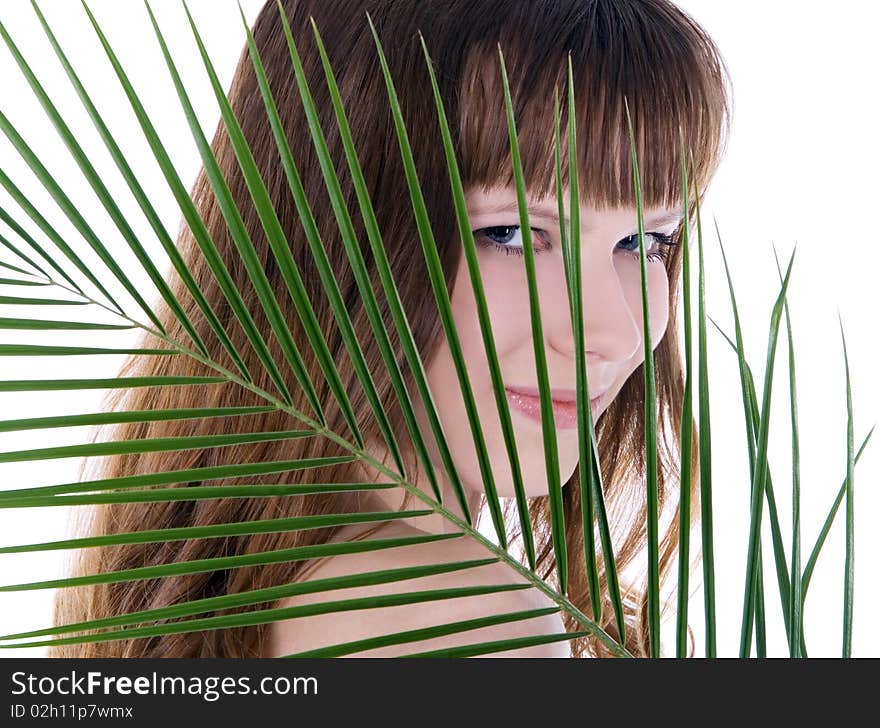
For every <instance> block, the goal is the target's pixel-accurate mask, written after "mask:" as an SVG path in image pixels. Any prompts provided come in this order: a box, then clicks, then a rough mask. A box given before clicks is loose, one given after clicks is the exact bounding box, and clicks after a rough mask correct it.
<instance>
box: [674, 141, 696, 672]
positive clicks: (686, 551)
mask: <svg viewBox="0 0 880 728" xmlns="http://www.w3.org/2000/svg"><path fill="white" fill-rule="evenodd" d="M678 139H679V155H680V158H681V188H682V190H684V195H683V200H684V201H683V204H684V217H683V221H684V227H683V228H682V253H681V254H682V284H683V287H684V357H685V374H684V399H683V401H682V407H681V428H680V431H681V467H680V472H681V486H680V488H679V493H680V496H679V506H678V533H679V548H678V597H677V605H678V606H677V609H676V615H677V623H676V643H675V645H676V646H675V654H676V657H686V656H687V639H688V593H689V590H688V582H689V578H690V571H691V570H690V535H691V459H692V450H691V447H692V439H693V438H692V433H693V429H694V412H693V377H692V372H693V344H692V333H691V267H690V247H689V236H690V210H689V207H688V200H689V195H690V182H689V181H688V174H687V162H686V160H687V156H686V154H685V148H684V133H683V130H682V129H681V127H679V129H678Z"/></svg>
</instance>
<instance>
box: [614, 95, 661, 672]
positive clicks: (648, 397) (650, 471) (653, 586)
mask: <svg viewBox="0 0 880 728" xmlns="http://www.w3.org/2000/svg"><path fill="white" fill-rule="evenodd" d="M623 103H624V106H625V108H626V123H627V128H628V130H629V138H630V150H631V153H632V163H633V185H634V188H635V197H636V211H637V214H638V224H639V265H640V273H641V280H642V322H643V332H644V346H645V361H644V364H643V367H644V370H645V457H646V468H645V472H646V478H645V480H646V488H647V521H648V523H647V532H648V635H649V642H650V648H651V657H660V566H659V561H660V552H659V543H658V542H659V518H660V516H659V511H658V481H657V385H656V382H655V375H654V346H653V343H652V342H651V330H650V326H651V322H650V313H649V309H648V282H647V281H648V270H647V260H646V258H645V221H644V218H643V216H642V185H641V179H640V176H639V163H638V159H637V155H636V143H635V136H634V134H633V128H632V119H631V118H630V114H629V103H628V102H627V100H626V97H624V101H623Z"/></svg>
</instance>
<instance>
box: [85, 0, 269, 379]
mask: <svg viewBox="0 0 880 728" xmlns="http://www.w3.org/2000/svg"><path fill="white" fill-rule="evenodd" d="M83 7H84V8H85V11H86V13H87V14H88V16H89V20H90V21H91V23H92V27H93V28H94V29H95V33H96V35H97V36H98V39H99V40H100V42H101V45H102V47H103V48H104V52H105V53H106V54H107V58H108V59H109V60H110V64H111V65H112V66H113V70H114V71H115V72H116V76H117V78H118V79H119V83H120V85H121V86H122V89H123V91H124V92H125V95H126V97H127V98H128V100H129V103H130V104H131V107H132V110H133V111H134V114H135V116H136V117H137V120H138V123H139V124H140V126H141V129H142V131H143V133H144V139H145V140H146V141H147V143H148V144H149V145H150V149H151V150H152V152H153V156H154V157H155V158H156V161H157V163H158V164H159V167H160V169H161V170H162V174H163V176H164V177H165V181H166V182H167V184H168V186H169V188H170V189H171V192H172V194H173V195H174V198H175V200H176V201H177V204H178V206H179V207H180V210H181V212H182V213H183V217H184V219H185V220H186V223H187V225H188V227H189V229H190V231H191V232H192V235H193V239H194V240H195V242H196V244H197V245H198V246H199V249H200V250H201V251H202V253H203V254H204V256H205V262H206V263H207V265H208V267H209V268H210V269H211V273H212V274H213V275H214V278H215V279H216V280H217V283H218V285H219V286H220V289H221V290H222V292H223V294H224V296H225V298H226V300H227V301H228V302H229V305H230V307H231V308H232V310H233V312H234V313H235V315H236V318H237V319H238V321H239V323H240V324H241V326H242V328H243V330H244V332H245V334H246V335H247V337H248V340H249V341H250V342H251V345H252V346H253V347H254V350H255V351H257V352H258V353H260V352H262V356H263V359H261V361H263V360H264V359H265V356H266V344H265V341H264V340H263V338H262V335H261V334H260V332H259V331H258V330H257V327H256V324H255V323H254V321H253V318H252V317H251V315H250V312H249V310H248V308H247V305H246V304H245V303H244V301H243V300H242V298H241V294H240V293H239V291H238V289H237V288H236V286H235V284H234V283H233V281H232V277H231V276H230V274H229V270H228V268H227V267H226V264H225V262H224V261H223V259H222V257H221V256H220V253H219V252H218V250H217V247H216V245H215V244H214V241H213V240H212V239H211V235H210V233H209V232H208V229H207V227H206V226H205V222H204V220H202V218H201V216H200V215H199V212H198V210H197V208H196V206H195V203H194V202H193V201H192V199H191V198H190V196H189V193H188V192H187V190H186V188H185V187H184V186H183V183H182V182H181V181H180V177H179V176H178V174H177V172H176V170H175V169H174V165H173V164H172V162H171V158H170V157H169V155H168V152H167V151H166V150H165V147H164V146H163V145H162V142H161V140H160V139H159V136H158V134H157V133H156V129H155V127H154V126H153V124H152V122H151V121H150V118H149V116H148V115H147V113H146V110H145V109H144V106H143V104H142V103H141V101H140V99H139V98H138V96H137V94H136V93H135V91H134V88H133V87H132V85H131V82H130V81H129V79H128V76H127V75H126V73H125V71H124V69H123V68H122V65H121V64H120V63H119V59H118V58H117V57H116V54H115V52H114V51H113V49H112V48H111V47H110V44H109V42H108V41H107V38H106V36H105V35H104V32H103V31H102V30H101V27H100V26H99V25H98V23H97V21H96V20H95V17H94V16H93V15H92V13H91V11H90V10H89V8H88V6H87V5H86V4H85V3H83ZM208 310H210V308H209V309H208ZM206 315H209V314H207V313H206ZM211 315H213V314H211ZM214 330H215V331H216V332H217V334H218V337H219V338H220V339H221V341H223V343H224V347H225V348H226V349H227V351H228V352H229V355H230V357H232V359H233V361H234V362H235V364H236V366H237V367H238V369H239V370H240V371H241V372H242V375H243V377H244V378H245V380H246V381H248V382H251V381H252V377H251V375H250V373H249V372H248V370H247V367H246V366H245V364H244V361H243V360H242V358H241V356H240V355H239V354H238V352H237V350H236V349H235V347H234V345H233V344H232V342H231V339H230V338H229V336H228V335H227V334H226V333H225V332H224V331H223V328H222V326H221V327H219V329H218V328H215V329H214ZM264 365H266V366H267V369H271V368H272V367H274V363H273V364H267V363H266V362H265V361H264ZM275 371H277V367H275Z"/></svg>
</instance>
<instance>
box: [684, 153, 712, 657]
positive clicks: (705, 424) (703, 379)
mask: <svg viewBox="0 0 880 728" xmlns="http://www.w3.org/2000/svg"><path fill="white" fill-rule="evenodd" d="M689 158H690V167H691V170H692V172H693V169H694V158H693V154H690V155H689ZM692 178H694V179H695V178H696V177H695V175H693V174H692ZM695 191H696V194H695V196H694V211H695V213H696V217H697V253H698V255H697V258H698V266H697V267H698V283H697V348H698V350H699V355H700V358H699V365H698V368H697V393H698V400H699V411H698V417H699V423H700V424H699V450H700V548H701V551H702V561H703V612H704V620H705V630H706V657H708V658H712V657H715V656H716V654H717V635H716V632H717V629H716V622H715V543H714V542H715V539H714V527H713V511H712V427H711V418H710V409H711V407H710V402H709V363H708V354H707V341H706V282H705V271H704V261H703V221H702V216H701V215H700V190H699V188H696V190H695Z"/></svg>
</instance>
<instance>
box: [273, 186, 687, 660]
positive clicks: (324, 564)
mask: <svg viewBox="0 0 880 728" xmlns="http://www.w3.org/2000/svg"><path fill="white" fill-rule="evenodd" d="M566 200H567V192H566ZM467 202H468V214H469V216H470V219H471V227H472V229H474V230H475V231H477V232H476V233H475V238H476V242H477V250H478V260H479V266H480V273H481V277H482V280H483V287H484V293H485V296H486V303H487V306H488V310H489V316H490V320H491V322H492V332H493V335H494V337H495V346H496V351H497V354H498V359H499V364H500V367H501V372H502V376H503V379H504V382H505V385H519V386H523V385H525V386H537V376H536V373H535V372H536V364H535V356H534V346H533V343H532V330H531V325H530V320H531V319H530V314H529V299H528V286H527V281H526V273H525V258H524V257H520V256H518V255H513V254H507V253H505V251H504V250H499V249H497V248H495V247H492V244H493V242H494V243H497V244H499V245H502V246H504V245H507V246H509V247H513V248H517V247H521V246H522V245H523V242H522V238H521V236H520V235H518V234H515V233H514V234H511V231H510V230H506V231H505V230H498V229H497V228H499V227H505V226H518V225H519V215H518V212H517V211H516V207H515V205H516V193H515V191H514V190H513V188H500V187H496V188H492V189H490V190H481V189H472V190H470V191H469V193H468V195H467ZM510 204H512V205H513V206H514V207H513V208H512V210H511V211H508V212H499V211H497V210H494V209H493V208H497V207H499V206H504V205H510ZM529 204H530V206H532V207H534V208H540V210H542V211H543V212H542V213H541V214H538V212H537V211H536V212H530V225H531V227H532V228H533V230H534V231H535V232H534V234H533V244H534V246H535V251H536V256H535V269H536V276H537V284H538V291H539V302H540V310H541V320H542V323H543V336H544V350H545V356H546V361H547V369H548V376H549V379H550V387H551V388H571V389H574V388H575V386H576V385H575V348H574V336H573V333H572V326H571V316H570V313H569V306H568V299H567V293H566V281H565V273H564V268H563V257H562V248H561V243H560V239H559V225H558V221H557V220H556V211H557V207H556V200H555V197H553V198H546V199H544V200H539V199H535V198H532V199H530V200H529ZM674 213H676V210H674V209H666V208H646V209H644V210H643V219H644V224H645V233H646V235H645V246H646V255H652V254H654V253H659V251H660V249H661V247H662V246H661V244H660V243H659V241H657V240H656V239H655V238H653V237H652V236H649V235H648V233H651V232H657V233H664V234H671V233H672V232H673V231H674V230H675V229H676V227H677V224H678V222H677V221H675V220H673V221H671V222H667V223H666V224H664V225H659V226H657V225H652V224H651V223H652V221H653V220H655V219H657V218H659V217H661V216H665V215H671V214H674ZM678 213H679V215H680V211H678ZM566 218H568V209H567V207H566ZM580 221H581V266H582V273H581V276H582V288H583V314H584V336H585V340H586V345H587V354H586V357H587V358H586V362H587V380H588V385H589V389H590V395H591V397H592V396H594V393H596V392H599V391H601V390H606V391H605V394H604V396H603V397H602V399H601V401H600V402H599V407H598V412H597V415H598V414H601V413H602V412H603V411H604V410H605V409H606V408H607V407H608V405H609V404H610V402H611V401H612V400H613V399H614V397H615V396H617V393H618V392H619V391H620V389H621V388H622V387H623V385H624V383H625V382H626V380H627V378H628V377H629V376H630V375H631V374H632V372H633V371H634V370H635V369H636V368H637V367H638V366H639V365H640V364H641V363H642V361H643V360H644V344H643V335H642V331H643V323H642V298H641V277H640V262H639V248H638V221H637V212H636V209H635V208H614V209H607V210H601V211H600V210H597V209H595V208H591V207H589V206H586V205H581V210H580ZM486 228H496V230H494V231H492V232H491V233H488V234H487V231H486V230H485V229H486ZM633 235H635V237H634V238H631V237H630V236H633ZM481 243H483V244H482V245H481ZM548 245H549V248H548ZM539 251H540V252H539ZM647 271H648V305H649V320H650V326H651V341H652V343H653V345H654V346H655V347H656V346H657V344H659V343H660V340H661V339H662V337H663V334H664V332H665V331H666V326H667V323H668V318H669V310H668V299H669V289H668V279H667V273H666V268H665V266H664V263H663V261H662V260H660V259H659V258H658V259H657V260H653V261H652V260H648V261H647ZM456 275H457V280H456V284H455V288H454V292H453V296H452V311H453V316H454V320H455V325H456V328H457V330H458V334H459V338H460V343H461V347H462V352H463V354H464V358H465V361H466V364H467V370H468V375H469V377H470V383H471V387H472V389H473V394H474V398H475V400H476V404H477V409H478V412H479V416H480V421H481V423H482V426H483V435H484V438H485V442H486V446H487V448H488V451H489V455H490V458H491V466H492V472H493V475H494V477H495V483H496V487H497V488H498V492H499V495H500V496H501V497H503V498H511V497H514V490H513V482H512V478H511V473H510V463H509V459H508V456H507V451H506V448H505V445H504V439H503V435H502V433H501V429H500V424H499V419H498V411H497V405H496V402H495V396H494V393H493V389H492V382H491V378H490V375H489V369H488V363H487V359H486V354H485V348H484V345H483V339H482V334H481V332H480V327H479V320H478V317H477V311H476V306H475V301H474V295H473V288H472V286H471V282H470V276H469V272H468V267H467V262H466V260H465V258H464V256H462V257H461V261H460V265H459V269H458V271H457V274H456ZM426 374H427V377H428V384H429V387H430V389H431V391H432V392H433V393H434V396H435V406H436V407H437V411H438V415H439V417H440V421H441V424H442V426H443V430H444V433H445V435H446V438H447V441H448V444H449V448H450V452H451V453H452V455H453V458H454V462H455V466H456V468H457V470H458V473H459V476H460V478H461V481H462V484H463V486H464V489H465V492H466V495H467V498H468V502H469V504H470V507H471V512H472V513H476V506H477V505H478V503H479V496H480V494H481V493H482V489H483V485H482V478H481V474H480V469H479V464H478V461H477V458H476V451H475V448H474V442H473V437H472V434H471V430H470V427H469V426H468V425H467V422H468V419H467V415H466V411H465V408H464V401H463V398H462V395H461V389H460V386H459V382H458V376H457V374H456V371H455V367H454V365H453V362H452V358H451V355H450V351H449V346H448V342H447V341H446V338H445V337H444V338H443V341H442V344H441V346H440V347H439V349H438V351H437V354H436V356H435V357H434V358H433V359H432V361H431V362H430V363H429V365H428V366H427V367H426ZM415 402H416V405H417V409H416V416H417V418H418V421H419V425H420V427H421V429H422V431H423V432H424V433H426V442H427V444H428V448H429V452H430V453H431V457H432V460H433V462H434V463H435V472H436V474H437V477H438V480H439V483H440V485H441V489H442V490H441V492H442V494H443V503H444V505H445V506H446V507H447V508H449V509H450V510H451V511H453V512H454V513H455V514H456V515H458V516H459V517H462V512H461V509H460V507H459V504H458V501H457V499H456V498H455V495H454V492H453V490H452V488H451V485H450V483H449V482H448V479H446V478H445V477H444V475H443V469H442V467H440V465H439V463H441V460H440V458H439V455H438V453H437V451H436V447H435V445H434V442H433V437H432V436H431V434H430V432H431V431H430V428H429V426H428V423H427V420H426V419H425V413H424V408H423V406H422V405H421V400H420V398H418V397H416V398H415ZM597 415H594V418H595V417H596V416H597ZM511 419H512V421H513V428H514V433H515V437H516V446H517V450H518V452H519V455H520V466H521V469H522V475H523V480H524V483H525V487H526V494H527V496H529V497H534V496H541V495H545V494H546V493H547V474H546V466H545V462H544V454H543V436H542V427H541V423H540V422H536V421H533V420H531V419H528V418H526V417H525V416H524V415H522V414H521V413H520V412H519V411H518V410H517V409H516V408H515V407H511ZM557 446H558V453H559V467H560V472H559V476H560V478H561V479H562V481H563V482H564V481H565V480H567V479H568V478H569V477H570V476H571V475H572V473H573V472H574V469H575V467H576V466H577V462H578V442H577V428H573V429H560V428H557ZM371 454H372V455H374V456H375V457H376V458H377V459H378V460H380V461H381V460H383V459H385V462H386V463H387V451H386V450H384V449H380V448H372V449H371ZM365 477H366V478H373V479H377V480H381V481H386V480H387V478H386V476H384V475H383V474H380V473H378V472H377V471H375V470H372V469H370V471H365ZM416 485H417V487H419V488H420V489H421V490H423V491H424V492H425V493H426V494H428V495H429V496H432V497H433V494H432V490H431V488H430V485H429V483H428V482H427V480H426V479H425V478H424V477H423V478H422V479H421V480H420V481H419V482H417V483H416ZM363 495H364V499H363V500H362V501H361V508H362V510H396V509H398V508H399V507H400V505H401V501H400V500H399V498H400V493H399V491H394V490H382V491H376V492H373V493H370V494H366V493H365V494H363ZM411 507H413V508H421V507H423V506H422V504H420V503H419V502H415V503H414V504H413V506H411ZM372 525H373V524H367V525H353V526H346V527H343V528H341V529H339V530H338V531H336V532H335V533H334V535H333V536H332V538H331V541H345V540H348V539H350V538H352V537H354V536H357V535H358V534H360V533H362V532H363V531H365V530H366V529H367V528H369V527H371V526H372ZM457 530H458V529H456V528H455V525H454V524H451V523H450V522H449V521H448V519H445V518H443V517H442V516H440V515H436V516H421V517H418V518H409V519H401V520H395V521H392V522H388V523H387V524H386V525H384V526H383V527H382V528H381V529H380V530H378V531H377V532H375V533H373V534H371V535H370V536H369V538H394V537H400V536H415V535H422V534H424V533H426V532H430V533H444V532H447V533H448V532H454V531H457ZM488 555H491V554H490V553H489V552H487V551H486V549H485V547H484V546H482V545H481V544H479V543H477V542H475V541H473V540H472V539H469V538H458V539H451V540H445V541H441V542H436V543H428V544H420V545H416V546H407V547H404V548H401V547H398V548H394V549H385V550H380V551H373V552H366V553H361V554H346V555H340V556H336V557H333V558H331V559H324V560H319V561H317V562H313V563H316V564H317V568H315V569H314V570H313V571H312V572H311V573H309V575H308V578H309V580H312V579H323V578H332V577H334V576H343V575H346V574H352V573H359V572H368V571H378V570H383V569H392V568H401V567H406V566H415V565H426V564H437V563H446V562H453V561H463V560H469V559H479V558H485V557H486V556H488ZM512 582H514V583H516V582H519V583H524V582H526V579H525V578H524V577H523V576H522V575H520V574H518V573H516V572H514V571H513V570H512V569H510V567H509V566H507V565H506V564H504V563H500V562H499V563H494V564H487V565H484V566H480V567H477V568H470V569H467V570H461V571H454V572H451V573H448V574H441V575H435V576H431V577H423V578H420V579H407V580H403V581H396V582H391V583H388V584H379V585H375V586H364V587H355V588H348V589H340V590H334V591H333V592H332V598H333V599H353V598H360V597H367V596H376V595H381V594H391V593H402V592H408V591H418V590H423V589H442V588H451V587H460V586H469V585H489V584H500V583H507V584H509V583H512ZM327 598H328V597H327V595H317V596H315V595H300V596H297V597H293V598H289V599H286V600H283V602H282V603H281V604H280V605H279V606H282V607H287V606H300V605H306V604H312V603H315V602H320V601H324V600H326V599H327ZM440 604H441V603H438V602H435V603H434V604H431V603H427V604H424V603H415V604H411V605H404V606H395V607H390V608H385V609H362V610H352V611H347V612H337V613H329V614H323V615H314V616H308V617H299V618H297V619H292V620H287V621H284V622H279V623H276V624H274V625H272V627H271V628H270V630H269V634H268V644H267V652H266V656H270V657H272V656H280V655H285V654H289V653H291V652H299V651H304V650H309V649H313V648H317V647H322V646H326V645H332V644H340V643H344V642H349V641H355V640H360V639H364V638H369V637H373V636H377V635H384V634H388V633H391V632H399V631H405V630H409V629H418V628H423V627H428V626H431V625H433V624H437V623H449V622H452V621H461V620H466V619H474V618H477V617H485V616H488V615H491V614H500V613H503V612H513V611H518V610H524V609H535V608H540V607H547V606H555V603H554V602H552V601H551V600H550V599H549V598H548V597H547V596H546V595H544V594H543V593H542V592H540V591H538V590H537V589H535V588H529V589H522V590H516V591H507V592H500V593H496V594H488V595H483V596H478V597H461V598H456V599H448V600H444V601H443V602H442V617H438V616H437V610H438V609H439V608H440V606H439V605H440ZM565 631H566V630H565V627H564V625H563V622H562V619H561V617H560V615H559V613H558V612H557V613H555V614H550V615H545V616H542V617H534V618H531V619H527V620H521V621H517V622H511V623H507V624H502V625H494V626H491V627H484V628H481V629H478V630H471V631H467V632H462V633H458V634H452V635H446V636H443V637H437V638H434V639H431V640H423V641H420V642H417V643H411V644H402V645H395V646H388V647H382V648H374V649H371V650H366V651H361V652H359V653H357V656H358V657H395V656H399V655H405V654H411V653H414V652H417V651H423V650H431V649H440V648H448V647H454V646H458V645H466V644H475V643H478V642H485V641H492V640H501V639H511V638H516V637H525V636H529V635H534V634H539V633H540V634H552V633H561V632H565ZM570 654H571V653H570V649H569V646H568V643H567V642H566V641H559V642H553V643H549V644H545V645H537V646H531V647H526V648H519V649H513V650H507V651H505V652H496V653H493V654H490V655H488V656H490V657H569V656H570Z"/></svg>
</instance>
